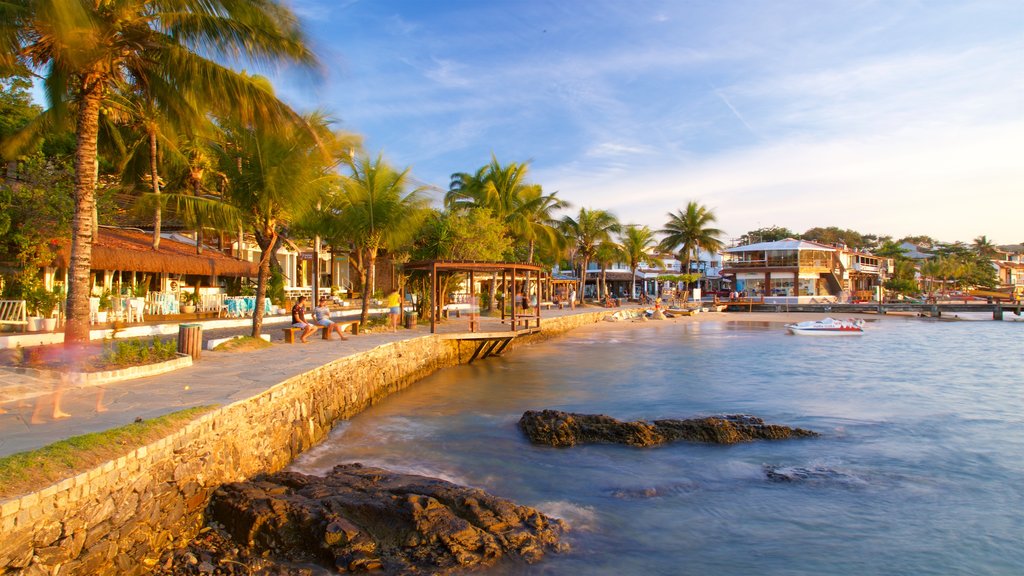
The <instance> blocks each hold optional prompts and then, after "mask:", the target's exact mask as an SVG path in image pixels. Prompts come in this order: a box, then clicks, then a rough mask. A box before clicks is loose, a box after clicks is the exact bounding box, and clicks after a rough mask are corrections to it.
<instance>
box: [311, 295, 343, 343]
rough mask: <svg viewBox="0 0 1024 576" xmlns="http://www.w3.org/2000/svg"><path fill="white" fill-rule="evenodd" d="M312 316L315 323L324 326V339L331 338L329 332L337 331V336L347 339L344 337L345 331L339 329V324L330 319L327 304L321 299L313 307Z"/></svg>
mask: <svg viewBox="0 0 1024 576" xmlns="http://www.w3.org/2000/svg"><path fill="white" fill-rule="evenodd" d="M313 317H314V318H315V319H316V323H317V324H319V325H321V326H323V327H324V339H325V340H330V339H331V332H337V333H338V338H341V339H342V340H348V338H345V333H344V332H342V331H341V324H335V323H334V322H333V321H332V320H331V311H330V309H328V308H327V304H326V303H325V302H324V301H323V300H321V301H320V305H319V306H317V307H315V308H313Z"/></svg>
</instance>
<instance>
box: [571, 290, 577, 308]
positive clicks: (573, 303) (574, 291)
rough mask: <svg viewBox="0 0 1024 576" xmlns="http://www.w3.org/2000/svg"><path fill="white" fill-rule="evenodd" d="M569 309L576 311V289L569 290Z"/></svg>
mask: <svg viewBox="0 0 1024 576" xmlns="http://www.w3.org/2000/svg"><path fill="white" fill-rule="evenodd" d="M569 308H571V309H573V310H575V309H576V289H575V288H571V289H569Z"/></svg>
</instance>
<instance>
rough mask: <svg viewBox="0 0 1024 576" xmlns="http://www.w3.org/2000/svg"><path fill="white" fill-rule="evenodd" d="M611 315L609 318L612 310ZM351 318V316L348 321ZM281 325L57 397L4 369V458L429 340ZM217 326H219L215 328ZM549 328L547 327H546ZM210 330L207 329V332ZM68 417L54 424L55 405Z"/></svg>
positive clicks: (451, 324)
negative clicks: (309, 332)
mask: <svg viewBox="0 0 1024 576" xmlns="http://www.w3.org/2000/svg"><path fill="white" fill-rule="evenodd" d="M600 310H604V309H602V308H599V307H596V306H588V307H586V308H577V309H576V310H575V311H573V310H569V309H565V310H543V311H542V312H541V318H542V321H543V318H552V317H556V316H562V315H567V314H575V313H580V312H596V311H600ZM609 311H611V310H609ZM351 316H352V314H351V313H347V314H345V316H344V317H345V318H346V319H347V318H350V317H351ZM251 322H252V321H251V319H238V320H235V321H234V322H233V323H232V324H231V325H225V321H224V320H209V321H201V323H202V324H204V330H203V339H204V341H207V340H210V339H212V338H225V337H230V336H235V335H247V334H249V333H250V331H251ZM467 324H468V317H467V315H463V316H462V318H455V317H454V316H453V317H452V318H451V319H450V320H448V321H446V322H445V323H444V324H441V325H440V327H441V329H440V330H439V331H440V332H450V331H468V325H467ZM481 324H482V325H481V330H482V331H501V330H508V327H507V326H506V325H502V324H500V323H499V320H498V319H496V318H486V317H485V318H483V319H482V322H481ZM284 325H285V324H283V323H281V322H277V323H271V324H264V326H263V331H262V332H263V333H264V334H270V335H271V338H272V340H271V341H272V344H273V346H271V347H269V348H265V349H261V350H251V351H232V352H223V351H209V350H205V349H204V350H203V352H202V355H201V359H200V360H199V361H197V362H196V363H195V364H194V365H193V366H191V367H188V368H182V369H179V370H175V371H173V372H168V373H164V374H159V375H155V376H147V377H142V378H137V379H134V380H125V381H121V382H114V383H108V384H102V385H95V386H88V387H75V386H67V387H66V388H64V389H63V390H59V388H61V386H62V384H61V383H60V381H59V380H57V379H54V380H48V379H43V378H33V377H29V376H26V375H25V374H20V373H18V371H16V370H15V369H13V368H11V367H10V366H0V456H7V455H10V454H14V453H17V452H24V451H26V450H33V449H36V448H40V447H42V446H46V445H47V444H51V443H53V442H56V441H58V440H62V439H66V438H70V437H72V436H77V435H80V434H85V433H89V432H99V431H103V430H108V429H111V428H115V427H118V426H123V425H126V424H130V423H132V422H133V421H135V419H136V418H143V419H148V418H153V417H156V416H160V415H163V414H167V413H170V412H176V411H179V410H183V409H186V408H190V407H194V406H204V405H219V406H225V405H228V404H231V403H232V402H235V401H238V400H242V399H244V398H248V397H250V396H253V395H255V394H258V393H260V392H263V391H264V390H267V389H268V388H270V387H272V386H274V385H276V384H278V383H280V382H282V381H284V380H286V379H288V378H290V377H292V376H296V375H298V374H302V373H304V372H307V371H309V370H312V369H314V368H317V367H319V366H322V365H324V364H327V363H329V362H331V361H333V360H336V359H338V358H341V357H345V356H349V355H353V354H359V353H361V352H365V351H368V350H371V349H373V348H376V347H378V346H381V345H383V344H387V343H389V342H394V341H397V340H404V339H409V338H416V337H423V336H428V335H429V334H430V326H429V324H424V323H420V324H418V325H417V326H416V327H414V328H413V329H411V330H410V329H406V328H402V327H400V328H399V329H398V330H397V331H396V332H369V333H363V332H360V334H359V335H357V336H353V335H351V334H348V335H347V336H348V340H347V341H339V340H338V339H337V337H336V336H335V337H333V338H332V339H331V340H330V341H325V340H323V339H322V338H320V336H319V335H316V336H314V337H311V338H310V341H309V343H307V344H300V343H296V344H284V342H283V338H282V331H281V328H282V327H283V326H284ZM213 326H217V327H216V328H213ZM542 326H543V324H542ZM164 328H165V330H164V331H163V332H162V333H164V334H173V333H176V331H177V324H174V325H173V326H166V327H164ZM208 328H209V329H208ZM55 396H59V398H60V410H61V411H62V412H64V413H67V414H68V416H66V417H60V418H54V399H55Z"/></svg>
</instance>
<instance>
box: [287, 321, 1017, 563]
mask: <svg viewBox="0 0 1024 576" xmlns="http://www.w3.org/2000/svg"><path fill="white" fill-rule="evenodd" d="M1022 328H1024V326H1021V325H1020V324H1019V323H1013V322H937V321H926V320H920V319H905V318H883V319H880V320H878V321H876V322H870V323H868V324H867V326H866V333H865V334H864V335H863V336H860V337H848V338H808V337H796V336H790V335H787V334H785V332H784V330H783V329H782V327H781V324H774V323H744V322H713V323H700V324H697V323H686V324H684V323H672V322H666V323H654V322H652V323H649V324H648V325H645V326H644V327H642V328H641V329H628V328H623V329H620V328H617V327H616V328H612V329H611V330H608V331H598V332H580V333H575V334H570V335H568V336H565V337H562V338H558V339H554V340H551V341H548V342H545V343H541V344H537V345H534V346H530V347H527V348H521V349H518V350H516V351H514V352H512V353H511V354H509V355H507V356H505V357H502V358H489V359H487V360H484V361H479V362H475V363H473V364H472V365H470V366H460V367H455V368H450V369H446V370H443V371H440V372H438V373H436V374H435V375H433V376H431V377H430V378H427V379H426V380H423V381H421V382H419V383H417V384H416V385H414V386H413V387H411V388H410V389H408V390H406V391H404V392H402V393H399V394H397V395H395V396H393V397H391V398H389V399H388V400H386V401H385V402H383V403H381V404H380V405H378V406H375V407H373V408H371V409H370V410H367V411H366V412H364V413H362V414H360V415H358V416H357V417H355V418H353V419H352V420H351V421H348V422H345V423H343V424H342V425H341V426H339V427H338V428H337V429H336V430H335V431H334V432H333V433H332V435H331V437H330V438H329V439H328V441H326V442H325V443H324V444H322V445H320V446H318V447H316V448H314V449H313V450H311V451H310V452H308V453H307V454H305V455H303V456H302V457H301V458H300V459H299V460H298V461H296V463H295V464H294V465H293V469H294V470H298V471H302V472H306V473H324V472H326V471H327V470H329V469H330V468H331V467H333V466H334V465H336V464H339V463H343V462H362V463H364V464H367V465H375V466H383V467H387V468H392V469H395V470H401V471H406V472H414V473H420V474H426V475H430V476H437V477H442V478H445V479H448V480H452V481H455V482H458V483H462V484H467V485H471V486H475V487H479V488H483V489H485V490H488V491H490V492H492V493H494V494H497V495H499V496H503V497H507V498H511V499H512V500H515V501H517V502H518V503H521V504H526V505H530V506H534V507H537V508H539V509H541V510H542V511H544V512H546V513H548V514H551V515H555V516H558V517H560V518H563V519H565V520H566V521H567V522H568V523H569V524H570V526H571V527H572V530H571V532H570V533H569V534H568V536H567V538H568V542H569V544H570V546H571V547H572V549H571V551H570V552H567V553H564V554H552V555H548V556H546V557H545V559H544V560H543V561H542V562H540V563H538V564H534V565H525V564H521V563H507V564H503V565H500V566H498V567H495V568H491V569H488V570H486V571H484V572H483V573H486V574H489V575H490V574H494V575H505V574H609V575H611V574H616V575H617V574H694V575H698V574H699V575H704V574H753V573H756V574H759V575H766V574H767V575H774V574H779V575H782V574H785V575H792V574H850V575H858V576H860V575H864V574H914V575H922V574H971V575H981V574H1008V575H1009V574H1013V575H1019V574H1024V354H1022V353H1024V346H1022V343H1024V331H1022ZM545 408H552V409H560V410H567V411H574V412H584V413H603V414H608V415H611V416H614V417H616V418H620V419H626V420H628V419H644V420H652V419H655V418H690V417H695V416H705V415H714V414H728V413H744V414H752V415H755V416H759V417H762V418H764V419H765V420H766V421H768V422H772V423H779V424H786V425H791V426H800V427H804V428H810V429H812V430H815V431H818V432H820V433H821V434H822V436H821V437H820V438H814V439H801V440H790V441H779V442H754V443H748V444H741V445H734V446H717V445H704V444H691V443H677V444H672V445H666V446H662V447H657V448H647V449H641V448H630V447H622V446H611V445H587V446H577V447H574V448H563V449H555V448H548V447H537V446H533V445H531V444H529V443H528V442H527V441H526V440H525V439H524V437H523V436H522V434H521V433H520V432H519V430H518V428H517V427H516V422H517V421H518V419H519V417H520V416H521V415H522V413H523V411H525V410H530V409H545ZM766 468H772V469H775V470H778V471H780V472H783V473H789V474H796V475H799V476H801V478H800V479H798V480H796V481H793V482H777V481H772V480H770V479H768V477H767V476H766V473H765V471H766Z"/></svg>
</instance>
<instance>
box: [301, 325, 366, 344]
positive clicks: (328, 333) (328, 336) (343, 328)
mask: <svg viewBox="0 0 1024 576" xmlns="http://www.w3.org/2000/svg"><path fill="white" fill-rule="evenodd" d="M334 323H335V324H336V325H338V326H341V331H342V332H345V331H346V330H349V331H351V332H352V335H353V336H355V335H356V334H358V333H359V320H338V321H335V322H334ZM321 328H325V326H321ZM293 330H298V328H293ZM320 333H321V334H323V338H324V340H330V339H331V331H330V330H321V331H320Z"/></svg>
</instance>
